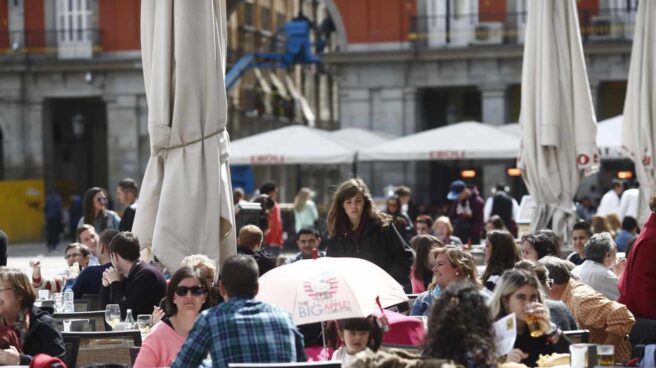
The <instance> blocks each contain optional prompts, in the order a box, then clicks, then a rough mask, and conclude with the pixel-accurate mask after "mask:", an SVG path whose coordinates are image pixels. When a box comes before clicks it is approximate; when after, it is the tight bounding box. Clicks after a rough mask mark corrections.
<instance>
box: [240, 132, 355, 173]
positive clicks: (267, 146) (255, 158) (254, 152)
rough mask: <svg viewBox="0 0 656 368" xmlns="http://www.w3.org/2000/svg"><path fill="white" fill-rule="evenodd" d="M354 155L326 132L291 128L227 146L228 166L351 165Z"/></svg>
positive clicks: (258, 135)
mask: <svg viewBox="0 0 656 368" xmlns="http://www.w3.org/2000/svg"><path fill="white" fill-rule="evenodd" d="M354 155H355V152H354V151H353V150H352V149H350V148H347V147H346V146H343V145H341V144H339V143H336V142H335V139H333V138H332V137H331V136H330V134H328V132H326V131H324V130H320V129H315V128H310V127H307V126H303V125H292V126H287V127H284V128H280V129H275V130H271V131H268V132H264V133H260V134H256V135H252V136H250V137H246V138H242V139H238V140H236V141H233V142H231V144H230V164H231V165H286V164H340V163H352V162H353V156H354Z"/></svg>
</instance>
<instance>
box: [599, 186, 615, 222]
mask: <svg viewBox="0 0 656 368" xmlns="http://www.w3.org/2000/svg"><path fill="white" fill-rule="evenodd" d="M609 213H617V214H618V215H619V213H620V196H618V195H617V192H615V190H613V189H611V190H609V191H608V192H606V194H604V196H603V197H601V202H599V207H598V208H597V215H599V216H606V215H607V214H609Z"/></svg>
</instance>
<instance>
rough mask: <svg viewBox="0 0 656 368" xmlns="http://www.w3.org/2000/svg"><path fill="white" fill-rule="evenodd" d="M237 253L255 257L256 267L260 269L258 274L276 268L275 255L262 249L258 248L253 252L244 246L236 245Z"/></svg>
mask: <svg viewBox="0 0 656 368" xmlns="http://www.w3.org/2000/svg"><path fill="white" fill-rule="evenodd" d="M237 254H243V255H247V256H251V257H253V258H255V262H256V263H257V268H258V269H259V271H260V276H262V275H264V274H265V273H267V272H269V271H271V270H273V269H274V268H276V256H274V255H273V254H271V253H269V252H267V251H265V250H264V249H258V250H257V252H253V251H252V250H250V249H248V248H246V247H244V246H241V245H238V246H237Z"/></svg>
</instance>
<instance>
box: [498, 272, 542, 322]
mask: <svg viewBox="0 0 656 368" xmlns="http://www.w3.org/2000/svg"><path fill="white" fill-rule="evenodd" d="M524 285H530V286H532V287H534V288H535V290H537V292H538V303H544V300H545V295H544V292H543V290H544V289H543V288H542V285H541V284H540V281H538V278H537V277H536V276H535V273H534V272H532V271H528V270H523V269H519V270H518V269H513V270H508V271H506V272H504V273H503V275H501V279H499V282H497V285H496V287H495V288H494V294H493V295H492V298H490V300H489V301H488V305H489V306H490V315H491V316H492V319H493V320H495V321H496V320H498V319H499V318H502V317H505V316H507V315H508V314H509V313H510V311H508V310H506V305H505V301H507V300H508V299H510V296H511V295H512V294H513V293H514V292H516V291H517V290H518V289H519V288H521V287H522V286H524ZM545 312H546V313H547V316H549V310H548V309H547V308H545Z"/></svg>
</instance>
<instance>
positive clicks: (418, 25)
mask: <svg viewBox="0 0 656 368" xmlns="http://www.w3.org/2000/svg"><path fill="white" fill-rule="evenodd" d="M435 12H436V13H439V12H438V11H437V9H436V11H435ZM442 13H444V12H442ZM635 15H636V9H635V8H634V7H628V8H614V9H599V10H598V11H596V12H589V11H582V10H581V11H579V24H580V27H581V36H582V40H583V42H584V43H594V42H628V43H630V42H631V41H632V39H633V29H634V26H635ZM526 18H527V14H526V12H525V11H522V12H508V13H476V14H458V15H456V14H451V15H448V16H447V15H445V14H431V15H422V16H416V17H413V18H412V19H411V28H410V33H409V35H408V39H409V41H411V42H413V43H414V45H415V47H417V48H419V49H434V48H458V47H477V46H498V45H511V46H512V45H515V46H521V45H523V44H524V37H525V34H526Z"/></svg>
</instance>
